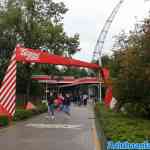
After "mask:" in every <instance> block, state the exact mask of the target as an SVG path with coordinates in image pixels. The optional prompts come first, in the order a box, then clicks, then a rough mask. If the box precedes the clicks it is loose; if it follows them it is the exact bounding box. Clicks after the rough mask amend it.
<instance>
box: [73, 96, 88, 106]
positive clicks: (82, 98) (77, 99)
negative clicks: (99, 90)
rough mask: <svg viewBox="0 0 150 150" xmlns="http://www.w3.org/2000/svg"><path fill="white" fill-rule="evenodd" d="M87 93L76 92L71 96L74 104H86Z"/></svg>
mask: <svg viewBox="0 0 150 150" xmlns="http://www.w3.org/2000/svg"><path fill="white" fill-rule="evenodd" d="M88 99H89V97H88V95H87V94H86V93H80V94H76V95H75V96H74V98H73V102H74V103H75V104H78V105H79V106H81V105H84V106H86V105H87V102H88Z"/></svg>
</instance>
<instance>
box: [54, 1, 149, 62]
mask: <svg viewBox="0 0 150 150" xmlns="http://www.w3.org/2000/svg"><path fill="white" fill-rule="evenodd" d="M54 1H56V2H60V1H63V2H64V3H65V5H66V6H67V7H68V8H69V11H68V12H67V14H66V15H65V16H64V28H65V31H66V32H67V33H68V34H69V35H73V34H74V33H79V34H80V47H81V49H82V50H81V52H78V53H77V54H76V55H75V58H78V59H81V60H86V61H90V60H91V58H92V53H93V50H94V46H95V44H96V40H97V38H98V35H99V34H100V31H101V29H102V27H103V25H104V23H105V21H106V19H107V17H108V16H109V15H110V13H111V12H112V10H113V8H114V7H115V6H116V4H117V3H118V2H119V0H54ZM149 10H150V1H148V0H147V2H144V0H125V1H124V3H123V4H122V6H121V8H120V10H119V12H118V14H117V16H116V18H115V20H114V21H113V23H112V25H111V28H110V30H109V33H108V35H107V39H106V40H105V44H104V51H103V53H108V54H110V53H111V49H112V46H113V41H114V38H113V37H114V36H115V35H117V34H118V33H119V32H121V30H125V31H126V32H127V31H129V30H132V29H133V25H134V24H135V22H136V20H139V21H140V20H142V19H143V18H144V17H146V16H148V15H149ZM136 18H137V19H136Z"/></svg>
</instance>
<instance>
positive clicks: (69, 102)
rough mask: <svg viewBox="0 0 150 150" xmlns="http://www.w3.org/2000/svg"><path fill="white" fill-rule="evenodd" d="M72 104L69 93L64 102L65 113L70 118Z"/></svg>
mask: <svg viewBox="0 0 150 150" xmlns="http://www.w3.org/2000/svg"><path fill="white" fill-rule="evenodd" d="M70 104H71V97H70V95H69V94H68V93H67V94H66V95H65V96H64V101H63V111H64V112H65V113H66V114H67V115H68V116H70V115H71V114H70Z"/></svg>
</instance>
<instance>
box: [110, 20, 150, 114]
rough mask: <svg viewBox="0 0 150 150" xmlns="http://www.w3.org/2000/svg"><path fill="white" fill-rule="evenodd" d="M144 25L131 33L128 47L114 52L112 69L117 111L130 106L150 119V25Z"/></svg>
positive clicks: (145, 23)
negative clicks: (126, 105) (127, 105)
mask: <svg viewBox="0 0 150 150" xmlns="http://www.w3.org/2000/svg"><path fill="white" fill-rule="evenodd" d="M149 24H150V23H149V21H148V20H147V19H146V21H144V22H143V24H141V25H140V26H138V28H137V27H136V28H135V29H136V30H134V31H132V32H130V35H129V36H128V39H127V41H128V42H127V43H126V46H127V47H126V48H122V49H119V51H116V52H114V55H113V57H112V58H113V61H112V62H113V66H112V69H114V70H115V71H114V72H115V74H113V75H114V77H115V79H114V82H113V83H114V84H113V87H114V95H115V97H116V98H117V100H118V102H119V103H118V108H117V110H119V108H120V107H121V106H123V105H125V104H127V103H129V104H131V106H132V110H133V111H134V110H135V112H136V113H139V112H141V114H142V115H148V116H150V102H149V99H150V93H149V89H150V69H149V68H150V59H149V58H150V57H149V56H150V51H149V49H150V32H149V31H150V25H149Z"/></svg>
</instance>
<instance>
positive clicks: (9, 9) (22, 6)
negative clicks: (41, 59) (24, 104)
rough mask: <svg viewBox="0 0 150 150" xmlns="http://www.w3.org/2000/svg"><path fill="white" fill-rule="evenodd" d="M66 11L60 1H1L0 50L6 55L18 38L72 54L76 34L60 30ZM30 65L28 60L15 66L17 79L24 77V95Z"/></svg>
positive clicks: (30, 70) (38, 45)
mask: <svg viewBox="0 0 150 150" xmlns="http://www.w3.org/2000/svg"><path fill="white" fill-rule="evenodd" d="M67 11H68V9H67V8H66V6H65V5H64V3H62V2H60V3H55V2H53V1H52V0H7V1H5V3H2V4H1V7H0V51H1V52H2V53H4V51H5V52H6V53H7V56H8V55H9V53H11V50H13V49H14V47H15V45H16V44H17V43H18V42H19V43H22V44H24V46H25V47H30V48H35V49H36V48H40V47H47V48H48V49H49V52H50V53H52V54H58V55H63V54H64V53H65V51H68V53H70V54H71V55H72V54H73V53H74V51H73V50H74V49H76V48H78V46H79V36H78V34H75V35H74V36H73V37H69V36H68V35H67V34H66V33H65V32H64V29H63V23H62V19H63V15H64V14H65V13H66V12H67ZM5 56H6V55H5ZM5 59H6V57H5ZM32 69H34V67H31V66H30V65H29V64H25V65H21V64H20V65H19V66H18V73H17V75H18V77H19V78H18V83H20V82H22V80H24V81H26V82H24V83H25V84H26V85H25V86H23V87H26V93H27V99H28V97H29V93H30V83H31V73H32ZM44 69H45V66H44ZM48 69H49V66H47V70H48ZM51 70H52V69H51Z"/></svg>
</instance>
